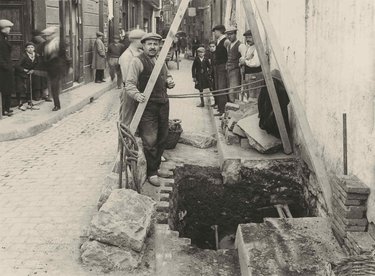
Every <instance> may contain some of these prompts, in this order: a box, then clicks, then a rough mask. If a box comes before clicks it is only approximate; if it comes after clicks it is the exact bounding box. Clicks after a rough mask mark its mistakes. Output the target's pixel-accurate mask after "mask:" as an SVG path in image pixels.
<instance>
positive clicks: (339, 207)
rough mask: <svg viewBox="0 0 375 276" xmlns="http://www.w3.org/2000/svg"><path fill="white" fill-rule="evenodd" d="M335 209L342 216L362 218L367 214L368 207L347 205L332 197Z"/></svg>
mask: <svg viewBox="0 0 375 276" xmlns="http://www.w3.org/2000/svg"><path fill="white" fill-rule="evenodd" d="M332 206H333V208H334V211H335V212H337V214H338V215H339V216H340V217H342V218H348V219H361V218H364V217H365V216H366V210H367V209H366V207H364V206H346V205H344V204H343V203H342V202H340V201H337V200H336V199H335V198H334V197H333V198H332Z"/></svg>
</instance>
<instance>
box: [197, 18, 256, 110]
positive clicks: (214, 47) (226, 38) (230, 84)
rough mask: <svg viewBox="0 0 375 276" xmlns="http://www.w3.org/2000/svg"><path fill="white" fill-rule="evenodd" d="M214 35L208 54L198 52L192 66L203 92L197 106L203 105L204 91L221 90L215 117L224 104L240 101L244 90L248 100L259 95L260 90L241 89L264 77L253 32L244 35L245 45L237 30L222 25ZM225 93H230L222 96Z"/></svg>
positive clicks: (200, 90) (217, 97)
mask: <svg viewBox="0 0 375 276" xmlns="http://www.w3.org/2000/svg"><path fill="white" fill-rule="evenodd" d="M212 32H213V34H214V37H215V41H211V42H210V43H209V50H208V51H206V49H205V48H204V47H198V48H197V49H196V52H197V56H196V57H195V59H194V62H193V66H192V77H193V80H194V82H195V88H196V89H198V90H199V92H200V93H201V103H200V104H199V105H198V107H203V106H204V101H203V95H202V92H203V89H206V88H210V89H211V90H214V91H215V90H219V91H218V93H214V95H213V96H214V104H213V107H214V108H217V110H218V112H217V113H216V114H215V115H216V116H221V115H222V114H223V113H224V109H225V104H226V103H227V102H235V100H237V99H239V94H240V92H241V91H242V92H243V91H245V93H244V94H245V96H246V97H249V96H257V95H258V94H259V91H260V90H259V89H251V91H252V92H251V93H250V89H249V88H251V87H252V86H251V85H249V86H248V87H244V88H242V90H241V87H240V86H241V85H242V84H249V83H250V82H254V83H257V81H258V80H260V79H263V75H262V69H261V66H260V61H259V58H258V54H257V52H256V49H255V46H254V40H253V36H252V33H251V31H250V30H248V31H246V32H245V33H244V34H243V35H244V37H245V40H246V44H244V43H242V42H240V41H239V40H238V38H237V29H236V28H235V27H232V26H231V27H229V28H228V29H226V28H225V27H224V26H223V25H217V26H215V27H214V28H213V29H212ZM254 86H256V85H254ZM258 86H259V85H258ZM226 91H228V94H227V95H222V94H223V93H225V92H226ZM217 94H220V95H217ZM245 100H247V99H245Z"/></svg>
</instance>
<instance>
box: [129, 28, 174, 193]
mask: <svg viewBox="0 0 375 276" xmlns="http://www.w3.org/2000/svg"><path fill="white" fill-rule="evenodd" d="M161 39H162V37H161V36H160V35H158V34H154V33H148V34H145V35H144V36H143V38H142V39H141V43H142V44H143V50H144V52H143V53H142V54H140V55H139V56H137V57H134V58H133V59H132V60H131V62H130V66H129V70H128V74H127V78H126V82H125V91H126V93H127V94H128V95H129V96H130V97H131V98H133V99H134V100H135V101H137V102H140V103H142V102H144V101H145V95H144V94H143V92H144V90H145V88H146V85H147V82H148V80H149V78H150V76H151V73H152V70H153V69H154V67H155V63H156V56H157V54H158V52H159V47H160V46H159V43H160V41H161ZM174 85H175V84H174V82H173V79H172V76H171V75H170V74H169V72H168V69H167V67H166V65H163V67H162V69H161V72H160V74H159V77H158V79H157V81H156V83H155V86H154V88H153V90H152V93H151V96H150V99H149V101H148V103H147V105H146V109H145V110H144V112H143V115H142V118H141V121H140V123H139V126H138V131H139V135H140V137H141V139H142V142H143V146H144V152H145V156H146V161H147V178H148V181H149V183H150V184H151V185H154V186H160V183H159V179H158V169H159V167H160V163H161V156H162V155H163V152H164V149H165V143H166V140H167V137H168V128H169V100H168V97H167V88H173V87H174Z"/></svg>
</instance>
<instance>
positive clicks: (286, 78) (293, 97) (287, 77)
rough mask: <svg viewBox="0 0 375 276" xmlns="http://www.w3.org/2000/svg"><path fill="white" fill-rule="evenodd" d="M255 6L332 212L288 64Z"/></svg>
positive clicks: (262, 11) (321, 167) (261, 8)
mask: <svg viewBox="0 0 375 276" xmlns="http://www.w3.org/2000/svg"><path fill="white" fill-rule="evenodd" d="M244 4H245V7H246V9H251V8H252V7H251V3H250V1H244ZM255 6H256V7H255V8H256V9H257V11H258V13H259V18H260V20H261V22H262V24H263V26H264V29H265V31H266V34H267V37H268V40H269V42H270V47H271V50H272V53H273V55H274V58H275V61H276V64H277V66H278V67H279V70H280V72H281V77H282V79H283V82H284V85H285V88H286V90H287V92H288V96H289V100H290V103H291V105H292V108H293V111H294V114H295V118H296V121H297V123H298V126H299V127H300V129H301V136H302V137H301V138H302V143H303V147H304V148H305V151H306V153H307V156H308V158H309V159H310V161H311V165H312V166H313V170H314V172H315V175H316V178H317V180H318V182H319V184H320V187H321V188H322V191H323V196H324V199H325V201H326V203H327V209H328V213H329V214H332V203H331V199H332V190H331V185H330V183H329V180H328V175H327V171H326V169H325V167H324V163H323V162H322V159H321V158H320V157H318V156H317V151H316V142H315V140H314V139H313V134H312V131H311V128H310V125H309V123H308V120H307V117H306V113H305V110H304V108H303V105H302V103H301V100H300V98H299V96H298V94H297V89H296V86H295V84H294V81H293V78H292V75H291V73H290V72H289V69H288V66H287V65H286V62H285V58H284V54H283V51H282V48H281V46H280V43H279V41H278V38H277V35H276V32H275V30H274V28H273V26H272V23H271V21H270V19H269V16H268V13H267V10H266V8H265V7H264V6H263V5H261V4H260V3H259V2H258V1H255Z"/></svg>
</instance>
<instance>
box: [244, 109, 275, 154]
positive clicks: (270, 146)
mask: <svg viewBox="0 0 375 276" xmlns="http://www.w3.org/2000/svg"><path fill="white" fill-rule="evenodd" d="M237 125H238V126H239V127H240V128H241V129H242V130H243V131H244V132H245V134H246V137H247V138H248V139H249V143H250V145H251V146H252V147H253V148H254V149H256V150H257V151H259V152H261V153H270V152H275V151H277V150H279V149H281V148H282V143H281V140H280V139H278V138H276V137H274V136H272V135H270V134H268V133H267V132H266V131H265V130H263V129H260V128H259V118H258V114H255V115H252V116H249V117H246V118H244V119H241V120H239V121H238V122H237Z"/></svg>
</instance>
